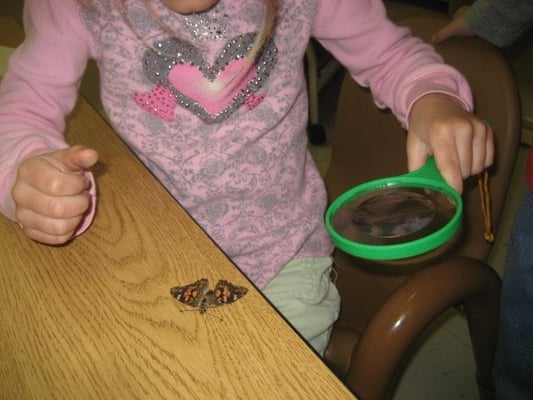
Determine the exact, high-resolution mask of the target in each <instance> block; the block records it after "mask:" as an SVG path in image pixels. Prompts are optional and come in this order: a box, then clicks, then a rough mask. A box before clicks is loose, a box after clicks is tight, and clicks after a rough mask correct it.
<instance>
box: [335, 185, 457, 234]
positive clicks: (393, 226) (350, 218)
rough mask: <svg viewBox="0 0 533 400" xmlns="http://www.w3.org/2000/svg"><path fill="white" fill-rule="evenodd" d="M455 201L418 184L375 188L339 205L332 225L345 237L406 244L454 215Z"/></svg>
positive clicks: (439, 227) (439, 225)
mask: <svg viewBox="0 0 533 400" xmlns="http://www.w3.org/2000/svg"><path fill="white" fill-rule="evenodd" d="M456 210H457V207H456V205H455V201H454V200H453V199H451V198H449V197H448V196H447V195H446V194H443V193H442V192H439V191H436V190H433V189H428V188H420V187H395V188H387V189H381V190H374V191H372V192H370V193H366V194H363V195H361V196H358V197H355V198H354V199H353V200H352V201H349V202H347V203H345V204H344V205H343V206H341V207H340V208H339V210H338V211H337V213H336V214H335V215H334V216H333V218H332V225H333V228H334V229H335V231H336V232H337V233H339V234H340V235H341V236H343V237H345V238H346V239H348V240H351V241H354V242H357V243H363V244H372V245H389V244H397V243H407V242H411V241H413V240H416V239H419V238H422V237H425V236H427V235H429V234H431V233H433V232H435V231H438V230H439V229H441V228H442V227H444V226H445V225H446V224H447V223H448V222H449V221H450V220H451V219H452V217H453V216H454V215H455V213H456Z"/></svg>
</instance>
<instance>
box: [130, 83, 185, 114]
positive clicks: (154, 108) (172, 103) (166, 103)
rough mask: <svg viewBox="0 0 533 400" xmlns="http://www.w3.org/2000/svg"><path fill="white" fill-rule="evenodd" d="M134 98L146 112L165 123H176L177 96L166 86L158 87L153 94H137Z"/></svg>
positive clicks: (153, 90)
mask: <svg viewBox="0 0 533 400" xmlns="http://www.w3.org/2000/svg"><path fill="white" fill-rule="evenodd" d="M133 98H134V100H135V102H136V103H137V104H138V105H140V106H141V107H142V108H143V109H144V110H146V111H148V112H150V113H152V114H154V115H155V116H157V117H159V118H161V119H164V120H165V121H174V109H175V108H176V96H174V94H173V93H172V91H171V90H170V89H168V88H166V87H165V86H156V87H155V88H153V89H152V92H151V93H135V94H134V95H133Z"/></svg>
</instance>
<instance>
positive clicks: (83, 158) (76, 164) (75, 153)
mask: <svg viewBox="0 0 533 400" xmlns="http://www.w3.org/2000/svg"><path fill="white" fill-rule="evenodd" d="M52 158H53V159H55V160H56V161H57V162H59V163H60V165H61V166H62V167H63V169H64V171H65V172H73V173H80V172H83V171H84V170H85V169H87V168H90V167H92V166H93V165H94V164H96V162H97V161H98V153H97V152H96V151H95V150H92V149H88V148H86V147H83V146H72V147H69V148H67V149H63V150H59V151H57V152H54V153H52Z"/></svg>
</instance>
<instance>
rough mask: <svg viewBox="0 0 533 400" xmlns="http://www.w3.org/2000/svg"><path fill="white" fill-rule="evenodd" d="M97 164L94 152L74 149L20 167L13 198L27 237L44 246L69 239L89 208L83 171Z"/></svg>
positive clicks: (87, 186)
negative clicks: (44, 244)
mask: <svg viewBox="0 0 533 400" xmlns="http://www.w3.org/2000/svg"><path fill="white" fill-rule="evenodd" d="M97 161H98V153H96V151H94V150H91V149H87V148H84V147H81V146H74V147H70V148H67V149H63V150H58V151H54V152H50V153H45V154H39V155H37V156H33V157H29V158H27V159H25V160H24V161H23V162H22V163H21V164H20V166H19V168H18V174H17V179H16V181H15V184H14V185H13V191H12V196H13V200H14V202H15V207H16V209H15V215H16V218H17V221H18V222H19V224H20V225H21V227H22V229H23V230H24V232H25V233H26V235H28V236H29V237H30V238H32V239H34V240H36V241H39V242H43V243H47V244H61V243H65V242H66V241H68V240H69V239H70V238H72V236H73V235H74V233H75V231H76V228H77V227H78V225H79V224H80V222H81V220H82V218H83V215H84V213H85V212H86V211H87V210H88V208H89V206H90V198H89V194H88V192H87V190H88V188H89V184H90V182H89V180H88V179H87V177H86V176H85V174H84V172H85V170H86V169H87V168H90V167H91V166H93V165H94V164H95V163H96V162H97Z"/></svg>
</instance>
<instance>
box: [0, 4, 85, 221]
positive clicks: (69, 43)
mask: <svg viewBox="0 0 533 400" xmlns="http://www.w3.org/2000/svg"><path fill="white" fill-rule="evenodd" d="M24 29H25V41H24V43H23V44H22V45H21V46H19V47H18V48H17V49H16V50H15V51H14V52H13V54H12V56H11V57H10V60H9V64H8V70H7V72H6V74H5V76H4V77H3V78H2V81H1V83H0V149H2V151H1V152H0V212H1V213H2V214H4V215H6V216H7V217H8V218H11V219H14V205H13V201H12V199H11V189H12V186H13V183H14V181H15V178H16V173H17V167H18V165H19V164H20V162H21V161H22V160H23V159H25V158H27V157H28V156H30V155H33V154H37V153H42V152H46V151H52V150H56V149H60V148H64V147H66V146H67V144H66V143H65V140H64V137H63V133H64V130H65V117H66V116H67V115H68V114H69V113H70V112H71V111H72V109H73V107H74V105H75V102H76V99H77V95H78V88H79V83H80V80H81V77H82V75H83V73H84V71H85V68H86V64H87V61H88V59H89V58H91V57H93V54H94V51H93V47H92V41H91V39H90V37H89V35H88V33H87V32H86V31H85V29H84V27H83V25H82V23H81V21H80V18H79V15H78V12H77V9H76V1H75V0H26V1H25V5H24ZM93 186H94V185H93Z"/></svg>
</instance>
